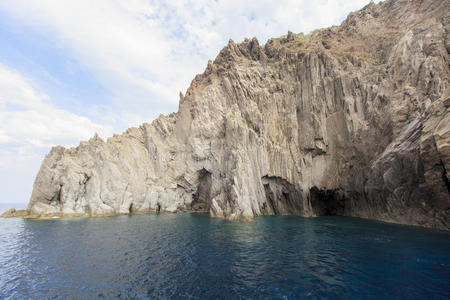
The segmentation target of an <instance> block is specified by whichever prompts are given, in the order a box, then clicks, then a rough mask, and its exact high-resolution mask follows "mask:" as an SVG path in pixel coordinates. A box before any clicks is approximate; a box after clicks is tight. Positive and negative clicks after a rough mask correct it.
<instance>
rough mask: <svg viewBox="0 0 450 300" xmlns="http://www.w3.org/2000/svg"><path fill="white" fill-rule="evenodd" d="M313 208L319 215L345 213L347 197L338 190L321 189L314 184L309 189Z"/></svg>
mask: <svg viewBox="0 0 450 300" xmlns="http://www.w3.org/2000/svg"><path fill="white" fill-rule="evenodd" d="M309 200H310V203H311V208H312V210H313V212H314V214H316V215H317V216H336V215H343V214H344V209H345V197H344V196H343V195H341V194H340V193H339V192H338V191H337V190H327V189H319V188H318V187H316V186H313V187H312V188H311V189H310V190H309Z"/></svg>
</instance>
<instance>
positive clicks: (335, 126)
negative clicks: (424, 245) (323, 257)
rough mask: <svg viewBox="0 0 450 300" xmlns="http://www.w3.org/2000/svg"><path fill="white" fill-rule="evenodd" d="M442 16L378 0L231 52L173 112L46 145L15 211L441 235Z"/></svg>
mask: <svg viewBox="0 0 450 300" xmlns="http://www.w3.org/2000/svg"><path fill="white" fill-rule="evenodd" d="M449 12H450V2H449V1H447V0H413V1H409V0H386V1H384V2H381V3H379V4H374V3H370V4H369V5H367V6H366V7H364V8H363V9H361V10H360V11H357V12H354V13H351V14H350V15H349V16H348V17H347V19H346V20H345V21H344V22H343V23H342V24H341V25H340V26H333V27H331V28H327V29H320V30H316V31H314V32H312V33H310V34H308V35H304V34H301V33H300V34H294V33H291V32H289V33H288V34H287V35H286V36H282V37H281V38H274V39H270V40H269V41H267V43H266V44H265V45H260V44H259V42H258V40H257V39H256V38H253V39H247V40H245V41H244V42H242V43H240V44H236V43H234V42H233V41H231V40H230V42H229V43H228V45H227V46H226V47H225V48H224V49H223V50H222V51H221V52H220V53H219V55H218V56H217V58H216V59H215V60H214V61H210V62H209V63H208V66H207V68H206V70H205V72H204V73H203V74H201V75H197V76H196V77H195V78H194V80H193V81H192V84H191V86H190V87H189V89H188V90H187V92H186V95H182V94H180V102H179V110H178V112H176V113H173V114H170V115H168V116H163V115H162V116H160V117H159V118H158V119H156V120H154V121H153V122H152V123H151V124H143V125H141V126H140V127H139V128H130V129H128V130H127V131H126V132H125V133H123V134H121V135H114V136H113V137H111V138H108V139H107V140H106V141H104V140H103V139H101V138H100V137H98V136H95V137H93V138H92V139H90V140H89V141H86V142H81V143H80V145H79V146H78V147H76V148H70V149H67V148H64V147H61V146H57V147H54V148H53V149H52V150H51V152H50V153H49V154H48V155H47V156H46V157H45V159H44V161H43V163H42V166H41V169H40V171H39V173H38V175H37V177H36V181H35V183H34V189H33V192H32V195H31V199H30V202H29V205H28V208H27V210H26V211H25V212H20V214H21V216H28V217H45V216H80V215H81V216H102V215H114V214H124V213H139V212H149V211H156V212H163V211H166V212H192V211H196V212H209V214H210V215H211V216H214V217H224V218H227V219H231V220H248V219H252V218H253V217H255V216H259V215H272V214H294V215H300V216H320V215H343V216H355V217H363V218H370V219H377V220H382V221H388V222H395V223H402V224H410V225H420V226H425V227H431V228H438V229H446V230H449V229H450V183H449V178H450V174H449V171H448V170H450V117H449V112H450V88H449V82H450V81H449V79H450V69H449V63H450V61H449V53H450V35H449V32H450V13H449ZM14 215H17V214H16V213H15V212H12V213H11V212H10V214H9V216H14Z"/></svg>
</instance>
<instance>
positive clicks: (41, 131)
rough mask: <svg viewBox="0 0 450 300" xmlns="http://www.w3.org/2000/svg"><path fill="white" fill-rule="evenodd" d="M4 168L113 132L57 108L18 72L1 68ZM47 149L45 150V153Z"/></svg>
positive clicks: (1, 159) (0, 140)
mask: <svg viewBox="0 0 450 300" xmlns="http://www.w3.org/2000/svg"><path fill="white" fill-rule="evenodd" d="M0 124H2V125H1V129H0V147H1V148H0V151H1V154H2V155H1V156H0V168H8V167H17V166H18V165H23V164H24V163H25V164H26V161H27V159H28V158H34V157H35V156H36V155H37V154H41V151H40V150H45V151H48V150H49V148H50V147H51V146H53V145H56V144H63V145H75V144H77V143H78V142H79V141H80V140H82V139H87V138H89V137H91V136H92V135H93V134H94V133H95V132H98V133H99V134H100V135H103V136H107V135H111V134H112V128H111V127H109V126H102V125H99V124H96V123H94V122H92V121H91V120H89V119H88V118H86V117H83V116H79V115H76V114H73V113H71V112H69V111H66V110H64V109H60V108H57V107H55V105H54V104H53V103H52V102H51V101H50V99H49V98H48V97H47V96H46V95H45V94H41V93H39V92H38V91H37V90H36V89H35V88H33V86H32V83H31V82H30V81H29V80H27V79H26V78H24V77H23V76H22V75H21V74H19V73H18V72H17V71H15V70H13V69H11V68H9V67H7V66H5V65H3V64H0ZM42 148H43V149H42ZM41 158H42V157H40V158H39V159H41Z"/></svg>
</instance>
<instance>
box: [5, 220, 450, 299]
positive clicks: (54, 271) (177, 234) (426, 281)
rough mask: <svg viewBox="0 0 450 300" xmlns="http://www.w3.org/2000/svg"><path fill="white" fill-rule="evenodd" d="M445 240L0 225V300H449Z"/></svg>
mask: <svg viewBox="0 0 450 300" xmlns="http://www.w3.org/2000/svg"><path fill="white" fill-rule="evenodd" d="M449 251H450V234H449V233H447V232H441V231H433V230H426V229H420V228H413V227H407V226H398V225H390V224H385V223H380V222H373V221H367V220H360V219H352V218H343V217H321V218H311V219H305V218H300V217H293V216H272V217H260V218H256V219H255V221H254V222H250V223H239V222H227V221H225V220H221V219H212V218H209V217H208V216H207V215H202V214H184V215H172V214H159V215H151V214H150V215H134V216H120V217H111V218H92V219H88V218H86V219H84V218H79V219H59V220H40V221H38V220H22V219H2V220H0V298H2V299H3V298H7V299H8V298H11V299H14V298H35V299H43V298H54V299H63V298H64V299H68V298H69V299H70V298H73V299H79V298H83V299H85V298H112V297H115V298H160V299H178V298H183V299H205V298H219V299H224V298H235V299H255V298H271V299H273V298H276V299H298V298H303V299H320V298H336V297H337V298H377V299H379V298H401V297H403V296H404V295H407V296H408V298H409V299H414V298H415V299H423V298H430V296H431V298H442V299H445V298H449V297H450V292H449V289H448V286H450V285H449V283H450V257H449V255H448V253H450V252H449Z"/></svg>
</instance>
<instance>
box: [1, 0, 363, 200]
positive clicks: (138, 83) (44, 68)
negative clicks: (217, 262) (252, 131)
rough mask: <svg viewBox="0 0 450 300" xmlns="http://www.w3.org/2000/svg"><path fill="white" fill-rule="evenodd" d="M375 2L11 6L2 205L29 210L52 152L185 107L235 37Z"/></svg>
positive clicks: (309, 23)
mask: <svg viewBox="0 0 450 300" xmlns="http://www.w3.org/2000/svg"><path fill="white" fill-rule="evenodd" d="M368 2H369V1H368V0H354V1H344V0H328V1H327V0H317V1H305V0H297V1H295V0H261V1H242V0H240V1H237V0H227V1H222V0H216V1H207V0H198V1H185V0H174V1H154V0H153V1H149V0H98V1H88V0H71V1H65V0H53V1H50V0H29V1H22V0H2V1H1V2H0V124H1V126H0V202H16V203H19V202H20V203H21V202H27V201H28V200H29V197H30V195H31V190H32V185H33V182H34V177H35V176H36V174H37V172H38V170H39V166H40V164H41V161H42V159H43V158H44V157H45V154H46V153H48V152H49V150H50V148H51V147H52V146H54V145H63V146H76V145H78V144H79V141H80V140H86V139H88V138H90V137H92V136H93V135H94V133H96V132H97V133H98V134H99V135H100V136H102V137H104V138H105V137H108V136H111V135H112V134H113V132H118V133H120V132H123V131H124V130H125V129H126V128H127V127H130V126H138V125H139V124H141V123H143V122H151V121H152V120H153V119H154V118H156V117H157V116H158V115H160V114H167V113H170V112H173V111H176V110H177V107H178V94H179V92H180V91H182V92H183V93H184V92H185V91H186V89H187V87H188V85H189V84H190V81H191V80H192V79H193V78H194V76H195V74H198V73H201V72H202V71H203V70H204V68H205V67H206V65H207V62H208V60H209V59H211V60H212V59H214V58H215V56H216V55H217V54H218V52H219V51H220V49H221V48H222V47H223V46H224V45H226V43H227V42H228V40H229V39H230V38H232V39H233V40H234V41H236V42H239V41H242V40H243V39H244V38H246V37H249V38H251V37H254V36H256V37H257V38H258V39H259V41H260V43H261V44H264V43H265V42H266V41H267V39H268V38H270V37H278V36H281V35H284V34H286V33H287V31H288V30H291V31H293V32H296V33H298V32H304V33H308V32H310V31H311V30H313V29H316V28H322V27H327V26H330V25H335V24H339V23H340V22H341V21H342V20H343V19H344V18H345V17H346V15H347V14H348V13H349V12H351V11H354V10H357V9H359V8H362V7H363V6H364V5H366V4H367V3H368Z"/></svg>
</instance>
